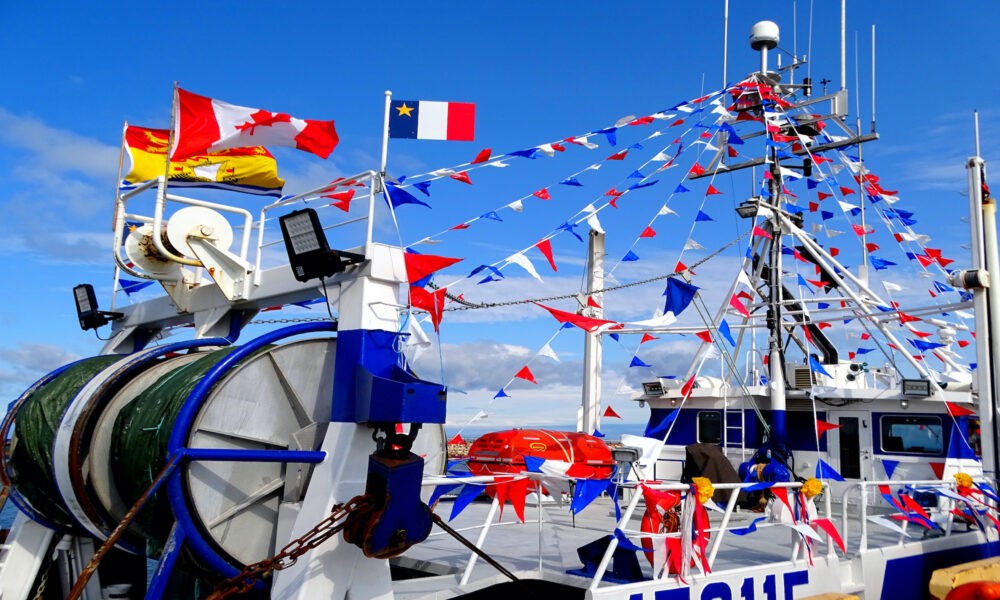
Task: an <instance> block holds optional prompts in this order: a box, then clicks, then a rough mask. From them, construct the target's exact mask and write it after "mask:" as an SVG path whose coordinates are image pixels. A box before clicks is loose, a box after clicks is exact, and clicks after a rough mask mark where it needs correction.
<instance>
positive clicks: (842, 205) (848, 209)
mask: <svg viewBox="0 0 1000 600" xmlns="http://www.w3.org/2000/svg"><path fill="white" fill-rule="evenodd" d="M837 204H839V205H840V210H842V211H844V212H851V211H852V210H854V209H856V208H860V207H859V206H855V205H853V204H851V203H850V202H844V201H843V200H837Z"/></svg>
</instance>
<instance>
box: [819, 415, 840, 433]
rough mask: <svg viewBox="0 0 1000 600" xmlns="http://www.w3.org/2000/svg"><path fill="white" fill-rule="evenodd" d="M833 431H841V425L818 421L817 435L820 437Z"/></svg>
mask: <svg viewBox="0 0 1000 600" xmlns="http://www.w3.org/2000/svg"><path fill="white" fill-rule="evenodd" d="M831 429H840V425H836V424H834V423H828V422H826V421H821V420H819V419H816V433H817V434H818V435H820V436H822V435H823V434H824V433H826V432H827V431H830V430H831Z"/></svg>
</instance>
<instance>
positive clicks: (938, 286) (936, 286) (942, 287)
mask: <svg viewBox="0 0 1000 600" xmlns="http://www.w3.org/2000/svg"><path fill="white" fill-rule="evenodd" d="M934 289H935V290H937V291H938V292H942V293H943V292H954V291H955V288H953V287H951V286H950V285H946V284H943V283H941V282H940V281H935V282H934Z"/></svg>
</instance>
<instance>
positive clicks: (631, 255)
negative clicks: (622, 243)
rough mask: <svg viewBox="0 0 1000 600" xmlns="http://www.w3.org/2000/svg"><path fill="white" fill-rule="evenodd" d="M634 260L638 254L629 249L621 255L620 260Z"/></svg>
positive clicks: (637, 257) (637, 258)
mask: <svg viewBox="0 0 1000 600" xmlns="http://www.w3.org/2000/svg"><path fill="white" fill-rule="evenodd" d="M634 260H639V255H638V254H636V253H635V252H632V251H631V250H629V251H628V252H626V253H625V256H623V257H622V262H632V261H634Z"/></svg>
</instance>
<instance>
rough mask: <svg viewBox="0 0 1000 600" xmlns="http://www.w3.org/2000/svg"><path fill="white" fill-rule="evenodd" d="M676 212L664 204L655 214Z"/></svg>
mask: <svg viewBox="0 0 1000 600" xmlns="http://www.w3.org/2000/svg"><path fill="white" fill-rule="evenodd" d="M676 214H677V213H676V212H675V211H674V210H673V209H672V208H670V207H669V206H667V205H666V204H664V205H663V207H662V208H660V212H658V213H656V216H658V217H663V216H666V215H676Z"/></svg>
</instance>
